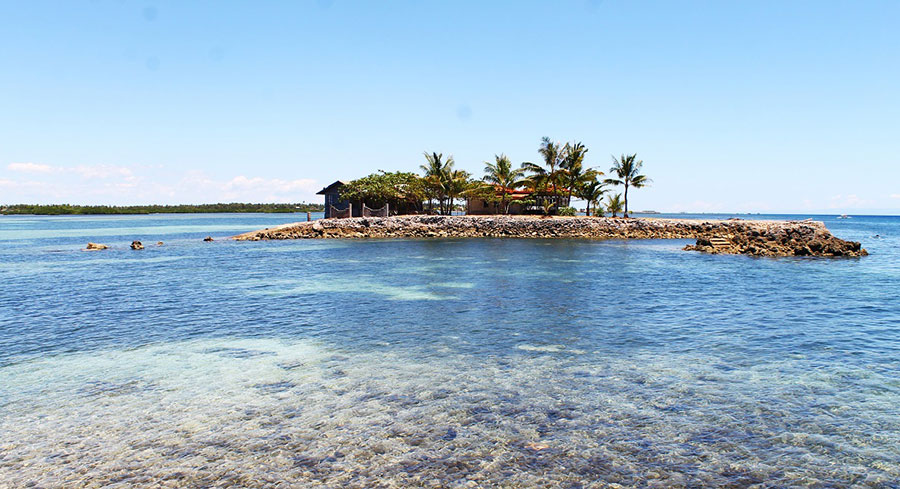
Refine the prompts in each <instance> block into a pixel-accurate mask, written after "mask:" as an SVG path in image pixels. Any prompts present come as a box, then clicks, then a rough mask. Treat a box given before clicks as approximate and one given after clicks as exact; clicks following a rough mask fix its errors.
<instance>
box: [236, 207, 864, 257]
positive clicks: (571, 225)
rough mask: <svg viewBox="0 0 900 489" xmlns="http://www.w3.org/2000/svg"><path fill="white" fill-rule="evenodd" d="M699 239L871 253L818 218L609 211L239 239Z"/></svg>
mask: <svg viewBox="0 0 900 489" xmlns="http://www.w3.org/2000/svg"><path fill="white" fill-rule="evenodd" d="M488 237H497V238H500V237H502V238H582V239H696V240H697V241H696V244H693V245H688V246H686V247H685V248H684V249H685V250H695V251H701V252H706V253H723V254H743V255H754V256H849V257H854V256H865V255H867V254H868V253H867V252H866V250H865V249H863V248H862V247H861V245H860V243H859V242H855V241H845V240H842V239H840V238H836V237H835V236H834V235H832V234H831V232H830V231H828V229H827V228H826V227H825V224H823V223H822V222H818V221H745V220H741V219H729V220H697V219H661V218H637V219H635V218H632V219H620V218H610V217H554V218H550V219H542V218H539V217H531V216H421V215H419V216H394V217H356V218H348V219H322V220H317V221H311V222H298V223H292V224H286V225H283V226H279V227H275V228H269V229H263V230H259V231H252V232H249V233H244V234H240V235H238V236H235V237H234V238H233V239H235V240H242V241H259V240H269V239H312V238H488Z"/></svg>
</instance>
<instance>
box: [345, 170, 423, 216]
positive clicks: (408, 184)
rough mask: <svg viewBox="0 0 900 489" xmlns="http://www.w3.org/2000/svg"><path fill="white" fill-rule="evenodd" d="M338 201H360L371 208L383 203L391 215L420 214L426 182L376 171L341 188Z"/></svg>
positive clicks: (419, 178)
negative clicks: (394, 213)
mask: <svg viewBox="0 0 900 489" xmlns="http://www.w3.org/2000/svg"><path fill="white" fill-rule="evenodd" d="M340 193H341V198H342V199H345V200H349V201H352V202H364V203H365V204H366V205H367V206H369V207H371V208H373V209H374V208H380V207H382V206H384V205H385V204H387V205H388V207H389V208H390V209H391V211H392V212H411V211H415V212H421V211H422V202H423V201H425V199H426V197H427V196H428V190H427V187H426V180H425V179H423V178H422V177H420V176H419V175H416V174H415V173H409V172H385V171H379V172H378V173H373V174H371V175H368V176H366V177H363V178H358V179H356V180H353V181H352V182H350V183H348V184H346V185H344V186H343V187H341V190H340Z"/></svg>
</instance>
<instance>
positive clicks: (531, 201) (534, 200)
mask: <svg viewBox="0 0 900 489" xmlns="http://www.w3.org/2000/svg"><path fill="white" fill-rule="evenodd" d="M551 190H552V187H551ZM504 191H505V192H506V199H505V200H506V203H507V204H509V214H542V213H543V212H544V207H543V204H544V203H545V202H547V201H551V202H552V203H553V204H552V205H553V207H551V210H550V213H551V214H556V213H557V212H559V208H560V207H567V206H568V205H569V198H568V191H567V190H565V189H559V190H558V191H557V192H550V191H543V192H535V191H533V190H531V189H527V188H522V189H502V188H497V194H496V197H495V198H493V199H485V198H482V197H475V196H473V197H470V198H468V199H467V200H466V214H467V215H473V216H477V215H487V214H503V203H502V201H503V200H504V199H503V192H504Z"/></svg>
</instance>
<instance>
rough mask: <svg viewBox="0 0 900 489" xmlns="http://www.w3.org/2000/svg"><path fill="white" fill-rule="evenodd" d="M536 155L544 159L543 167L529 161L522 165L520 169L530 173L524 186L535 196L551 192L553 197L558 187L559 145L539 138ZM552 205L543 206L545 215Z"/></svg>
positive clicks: (560, 156) (560, 157) (552, 203)
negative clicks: (538, 154) (539, 142)
mask: <svg viewBox="0 0 900 489" xmlns="http://www.w3.org/2000/svg"><path fill="white" fill-rule="evenodd" d="M538 153H540V154H541V156H542V157H543V159H544V166H541V165H538V164H536V163H532V162H530V161H526V162H524V163H522V169H523V170H525V171H526V172H529V173H530V175H529V176H528V178H526V182H525V185H526V186H528V187H531V189H532V190H533V191H534V193H535V194H537V193H538V192H542V191H546V190H551V191H552V192H553V195H554V197H555V196H556V195H557V190H558V187H559V179H560V171H559V167H560V164H561V163H562V158H563V153H562V150H561V149H560V146H559V143H554V142H553V141H551V140H550V138H548V137H546V136H545V137H543V138H541V147H540V148H538ZM545 167H546V168H545ZM543 200H544V201H548V200H550V199H547V198H544V199H543ZM545 204H547V202H545ZM553 205H554V202H552V201H551V202H549V205H544V214H545V215H549V210H550V208H552V207H553Z"/></svg>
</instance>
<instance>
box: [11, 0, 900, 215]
mask: <svg viewBox="0 0 900 489" xmlns="http://www.w3.org/2000/svg"><path fill="white" fill-rule="evenodd" d="M898 18H900V2H896V1H885V2H877V1H870V2H869V1H867V2H828V1H821V0H820V1H810V2H803V1H791V2H783V1H772V2H767V1H753V2H719V1H709V2H675V1H665V2H662V1H661V2H650V1H646V2H631V1H628V2H626V1H613V0H603V1H585V0H576V1H572V2H563V1H559V2H528V1H516V2H479V1H472V2H463V1H457V2H418V1H409V2H349V1H342V0H334V1H330V0H318V1H309V2H303V1H296V2H212V1H210V2H180V1H179V2H176V1H172V2H131V1H102V0H98V1H85V2H78V1H59V2H51V1H34V2H2V3H0V19H2V20H0V203H17V202H29V203H55V202H69V203H80V204H92V203H95V204H140V203H199V202H218V201H245V202H247V201H250V202H278V201H281V202H287V201H303V200H306V201H318V200H319V199H318V198H317V197H316V196H315V195H314V194H315V192H316V191H317V190H318V189H319V188H321V187H322V186H324V185H325V184H328V183H330V182H331V181H333V180H336V179H352V178H355V177H358V176H362V175H364V174H367V173H370V172H372V171H375V170H379V169H383V170H407V171H413V170H417V169H418V166H419V165H420V164H422V162H423V161H424V158H423V156H422V152H423V151H437V152H443V153H444V154H452V155H453V156H454V157H455V159H456V162H457V166H458V167H460V168H462V169H465V170H468V171H471V172H473V173H475V174H476V175H481V173H482V168H483V166H484V165H483V162H484V161H485V160H488V159H492V158H493V155H494V154H496V153H501V152H502V153H506V154H507V155H509V156H510V157H511V158H512V160H513V161H514V162H521V161H528V160H535V159H537V158H538V155H537V151H536V150H537V147H538V145H539V143H540V138H541V137H542V136H549V137H551V138H553V139H556V140H560V141H566V140H579V141H583V142H584V143H585V144H586V145H587V146H588V148H589V153H588V159H587V163H588V164H589V165H590V166H595V167H599V168H600V169H603V170H608V168H609V166H610V155H611V154H616V155H618V154H621V153H626V152H627V153H637V154H638V156H639V157H640V158H641V159H643V160H644V165H645V173H646V174H647V175H648V176H650V177H651V178H652V179H653V181H654V183H653V186H652V187H650V188H646V189H641V190H639V191H637V192H635V193H633V194H631V195H630V197H631V205H630V207H633V208H635V209H655V210H660V211H727V212H779V211H780V212H829V213H833V212H837V213H854V212H857V213H861V212H878V213H893V214H900V89H898V87H900V29H897V27H896V22H897V19H898Z"/></svg>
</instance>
